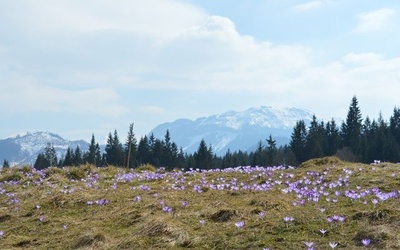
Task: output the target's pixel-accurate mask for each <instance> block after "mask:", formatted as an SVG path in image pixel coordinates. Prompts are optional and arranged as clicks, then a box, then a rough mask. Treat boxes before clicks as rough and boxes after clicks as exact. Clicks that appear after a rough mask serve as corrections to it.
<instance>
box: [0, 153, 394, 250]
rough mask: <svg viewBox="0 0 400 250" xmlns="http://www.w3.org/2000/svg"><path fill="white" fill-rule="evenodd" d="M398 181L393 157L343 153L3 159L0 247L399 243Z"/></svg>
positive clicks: (355, 245)
mask: <svg viewBox="0 0 400 250" xmlns="http://www.w3.org/2000/svg"><path fill="white" fill-rule="evenodd" d="M147 169H149V170H151V168H147ZM399 190H400V171H399V166H398V165H397V164H389V163H382V164H379V165H363V164H358V163H346V162H341V161H339V160H338V159H337V158H325V159H319V160H315V161H309V162H308V163H307V164H305V165H303V167H302V168H297V169H290V168H289V169H284V168H281V167H267V168H262V167H257V168H252V167H237V168H231V169H225V170H209V171H201V170H193V171H188V172H182V171H175V172H163V171H158V172H152V171H147V170H144V169H141V170H140V169H138V170H137V171H133V170H126V169H117V168H114V167H107V168H99V169H97V168H94V167H91V166H81V167H80V168H65V169H57V168H50V169H46V170H44V171H35V170H34V169H30V168H26V167H25V168H11V169H3V170H2V171H1V172H0V204H2V205H1V206H0V248H1V249H14V248H24V249H187V248H190V249H259V250H261V249H307V248H308V247H307V245H309V246H311V247H312V248H313V249H331V247H330V245H331V246H336V248H337V249H366V248H368V249H398V248H399V246H400V244H399V242H400V235H399V234H398V232H399V229H400V224H399V223H398V222H399V221H400V208H399V206H398V203H399ZM364 245H368V247H366V246H364Z"/></svg>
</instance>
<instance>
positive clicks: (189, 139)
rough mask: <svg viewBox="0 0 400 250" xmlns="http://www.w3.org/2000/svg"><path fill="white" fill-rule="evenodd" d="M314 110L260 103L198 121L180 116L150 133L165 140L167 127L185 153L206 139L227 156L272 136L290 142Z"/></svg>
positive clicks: (250, 148) (251, 148) (195, 148)
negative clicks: (257, 105)
mask: <svg viewBox="0 0 400 250" xmlns="http://www.w3.org/2000/svg"><path fill="white" fill-rule="evenodd" d="M313 115H314V113H312V112H310V111H308V110H306V109H301V108H294V107H291V108H287V107H271V106H260V107H253V108H249V109H247V110H244V111H239V112H238V111H233V110H230V111H227V112H224V113H220V114H214V115H210V116H207V117H200V118H197V119H195V120H190V119H177V120H175V121H173V122H166V123H162V124H160V125H158V126H157V127H155V128H154V129H153V130H152V131H151V132H150V133H149V135H150V134H153V135H154V136H155V137H156V138H160V139H162V138H163V136H164V135H165V133H166V130H167V129H168V131H169V132H170V135H171V140H172V141H174V142H175V143H176V144H177V145H178V146H180V147H181V148H182V149H183V150H184V151H185V152H187V153H193V152H195V151H196V150H197V147H198V145H199V142H200V141H201V139H204V140H205V142H206V143H208V144H210V145H211V146H212V149H213V152H214V153H216V154H217V155H223V154H224V153H225V152H226V151H227V150H228V149H230V150H231V151H235V150H242V151H252V150H253V149H255V148H256V145H257V143H258V142H259V141H260V140H263V139H267V138H268V137H269V135H271V136H272V137H273V139H274V140H276V142H277V146H281V145H284V144H287V143H289V141H290V135H291V133H292V130H293V127H294V126H295V124H296V122H297V121H299V120H304V121H305V122H306V123H309V122H311V120H312V116H313Z"/></svg>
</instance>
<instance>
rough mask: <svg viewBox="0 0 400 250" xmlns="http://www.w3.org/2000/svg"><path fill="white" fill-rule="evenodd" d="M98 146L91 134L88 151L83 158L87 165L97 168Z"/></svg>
mask: <svg viewBox="0 0 400 250" xmlns="http://www.w3.org/2000/svg"><path fill="white" fill-rule="evenodd" d="M97 151H98V144H97V143H96V140H95V138H94V134H92V139H91V140H90V145H89V151H88V152H87V155H86V157H84V158H85V161H86V162H87V163H89V164H92V165H95V166H97V165H98V164H99V162H98V159H97V156H98V152H97Z"/></svg>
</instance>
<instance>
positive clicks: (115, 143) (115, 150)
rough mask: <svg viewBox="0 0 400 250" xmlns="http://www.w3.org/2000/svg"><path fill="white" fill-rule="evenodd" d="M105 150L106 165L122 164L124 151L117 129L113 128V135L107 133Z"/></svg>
mask: <svg viewBox="0 0 400 250" xmlns="http://www.w3.org/2000/svg"><path fill="white" fill-rule="evenodd" d="M105 151H106V153H105V155H104V160H105V162H106V164H107V165H115V166H123V164H124V151H123V148H122V144H121V143H120V141H119V137H118V133H117V130H114V136H112V134H111V133H109V135H108V139H107V144H106V148H105Z"/></svg>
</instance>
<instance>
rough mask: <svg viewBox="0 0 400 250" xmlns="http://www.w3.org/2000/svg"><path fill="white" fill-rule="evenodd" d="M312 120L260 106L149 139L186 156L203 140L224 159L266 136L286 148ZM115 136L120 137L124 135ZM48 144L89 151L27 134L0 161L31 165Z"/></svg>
mask: <svg viewBox="0 0 400 250" xmlns="http://www.w3.org/2000/svg"><path fill="white" fill-rule="evenodd" d="M312 116H313V113H311V112H310V111H308V110H304V109H300V108H276V107H266V106H261V107H257V108H250V109H247V110H245V111H242V112H237V111H228V112H225V113H222V114H214V115H210V116H208V117H201V118H198V119H196V120H189V119H178V120H175V121H173V122H166V123H163V124H160V125H158V126H156V127H155V128H154V129H153V130H151V131H150V133H149V135H150V134H152V133H153V135H154V136H155V137H156V138H160V139H163V138H164V136H165V133H166V131H167V130H169V132H170V136H171V140H172V141H173V142H175V143H176V144H177V145H178V147H179V148H182V149H183V150H184V152H187V153H193V152H195V151H196V150H197V149H198V146H199V143H200V141H201V140H202V139H204V140H205V142H206V143H207V144H208V145H211V146H212V149H213V152H214V153H216V154H217V155H223V154H225V152H226V151H227V150H228V149H229V150H230V151H231V152H233V151H236V150H242V151H253V150H255V148H256V147H257V144H258V142H259V141H260V140H261V141H262V143H263V144H264V145H265V144H266V139H267V138H268V137H269V135H271V136H272V138H273V139H274V140H276V143H277V146H281V145H284V144H287V143H289V141H290V135H291V133H292V131H293V127H294V126H295V124H296V122H297V121H298V120H304V121H305V122H306V123H309V122H310V121H311V120H312ZM118 132H119V134H120V135H122V134H123V133H121V132H123V131H118ZM120 139H121V141H124V140H125V138H120ZM137 139H138V141H139V140H140V138H137ZM47 143H52V144H53V146H54V148H55V150H56V152H57V155H58V157H60V156H63V155H65V153H66V150H67V148H68V147H71V148H73V149H74V148H76V146H79V147H80V149H81V150H82V151H86V150H87V149H88V147H89V143H88V142H85V141H83V140H78V141H69V140H66V139H64V138H62V137H61V136H60V135H57V134H53V133H50V132H34V133H26V134H24V135H17V136H14V137H10V138H6V139H3V140H0V160H1V161H2V160H3V159H6V160H7V161H8V162H10V164H11V165H16V164H18V165H21V164H30V165H33V163H34V162H35V160H36V157H37V155H38V154H39V153H40V152H42V151H43V149H44V148H45V146H46V145H47ZM102 148H104V147H102Z"/></svg>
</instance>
